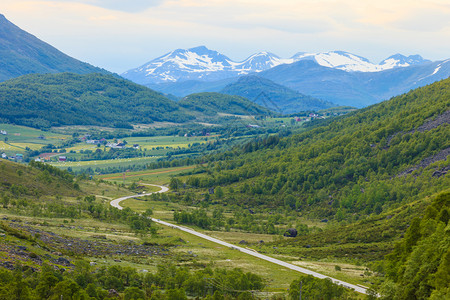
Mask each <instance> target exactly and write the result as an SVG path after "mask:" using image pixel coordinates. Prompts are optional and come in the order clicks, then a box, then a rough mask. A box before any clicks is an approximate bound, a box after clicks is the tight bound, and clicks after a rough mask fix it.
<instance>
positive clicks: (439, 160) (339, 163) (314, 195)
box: [190, 79, 450, 220]
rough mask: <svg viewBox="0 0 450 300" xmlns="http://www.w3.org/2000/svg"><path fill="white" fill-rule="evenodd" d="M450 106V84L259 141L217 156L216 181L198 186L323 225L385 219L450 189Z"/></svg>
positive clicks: (201, 180) (206, 179)
mask: <svg viewBox="0 0 450 300" xmlns="http://www.w3.org/2000/svg"><path fill="white" fill-rule="evenodd" d="M449 99H450V79H448V80H444V81H441V82H438V83H435V84H433V85H430V86H427V87H424V88H420V89H417V90H414V91H412V92H410V93H408V94H405V95H402V96H399V97H396V98H393V99H392V100H389V101H386V102H383V103H381V104H378V105H375V106H372V107H369V108H366V109H363V110H360V111H357V112H355V113H351V114H349V115H346V116H345V117H343V118H341V119H340V120H336V121H331V123H330V124H328V125H324V126H318V127H317V128H315V129H312V130H310V131H307V132H305V133H302V134H299V135H296V136H293V137H290V138H284V139H279V138H277V137H269V138H267V139H266V140H262V141H255V142H253V143H250V144H247V145H245V146H243V147H242V148H241V149H240V151H237V150H235V151H234V152H233V153H229V154H226V155H224V156H223V157H224V158H226V161H221V158H222V157H221V156H216V157H211V161H212V162H211V164H210V165H209V166H208V167H210V168H211V170H210V172H211V174H212V175H211V176H208V177H202V176H200V177H199V178H198V179H196V180H192V182H191V183H190V184H191V185H196V186H199V187H209V186H214V185H231V184H233V185H237V186H238V187H237V188H234V190H235V191H240V192H235V193H233V194H232V195H230V197H229V199H227V201H229V202H231V203H239V204H241V205H248V206H253V205H256V204H259V205H265V206H268V207H277V206H280V205H281V206H285V207H287V208H290V209H297V210H300V211H302V212H303V213H304V214H306V215H308V216H310V217H316V218H332V219H336V220H344V219H355V218H358V217H360V216H366V215H369V214H380V213H381V212H383V211H385V210H388V209H389V208H390V207H395V206H397V205H399V204H402V203H408V202H410V201H413V200H417V199H421V198H423V197H426V196H429V195H431V194H433V193H435V192H437V191H439V190H441V189H442V188H443V187H448V186H450V177H449V176H448V175H447V172H448V170H449V160H446V159H447V156H448V154H449V153H450V130H449V123H450V117H449V116H450V113H449V110H450V101H449ZM326 122H328V121H326ZM230 155H231V156H232V157H233V159H230ZM217 166H219V167H217ZM214 170H220V172H218V171H214Z"/></svg>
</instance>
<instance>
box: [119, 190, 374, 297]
mask: <svg viewBox="0 0 450 300" xmlns="http://www.w3.org/2000/svg"><path fill="white" fill-rule="evenodd" d="M146 185H151V186H156V187H159V188H161V190H160V191H157V192H152V193H145V194H138V195H132V196H126V197H122V198H118V199H115V200H112V201H111V205H112V206H114V207H116V208H118V209H123V207H122V206H120V204H119V203H120V202H121V201H123V200H126V199H130V198H138V197H142V196H148V195H151V194H154V193H165V192H167V191H168V190H169V188H167V187H165V186H161V185H156V184H146ZM151 219H152V221H153V222H156V223H159V224H161V225H165V226H169V227H172V228H174V229H179V230H182V231H184V232H187V233H190V234H193V235H195V236H198V237H200V238H203V239H205V240H208V241H211V242H214V243H217V244H220V245H222V246H225V247H228V248H231V249H234V250H237V251H241V252H243V253H246V254H248V255H252V256H254V257H258V258H260V259H263V260H265V261H269V262H272V263H274V264H277V265H280V266H282V267H285V268H288V269H291V270H294V271H297V272H300V273H303V274H307V275H312V276H314V277H316V278H321V279H324V278H329V279H331V280H332V281H333V282H334V283H336V284H339V285H342V286H344V287H346V288H349V289H353V290H355V291H357V292H359V293H362V294H367V288H364V287H362V286H359V285H355V284H351V283H348V282H345V281H342V280H339V279H335V278H332V277H329V276H326V275H323V274H320V273H317V272H314V271H311V270H308V269H305V268H302V267H299V266H296V265H293V264H290V263H287V262H284V261H282V260H279V259H276V258H273V257H270V256H267V255H264V254H261V253H258V252H256V251H255V250H250V249H246V248H242V247H239V246H236V245H233V244H230V243H227V242H224V241H222V240H219V239H216V238H213V237H210V236H208V235H206V234H203V233H200V232H198V231H195V230H193V229H190V228H188V227H184V226H179V225H175V224H172V223H169V222H165V221H161V220H159V219H154V218H151Z"/></svg>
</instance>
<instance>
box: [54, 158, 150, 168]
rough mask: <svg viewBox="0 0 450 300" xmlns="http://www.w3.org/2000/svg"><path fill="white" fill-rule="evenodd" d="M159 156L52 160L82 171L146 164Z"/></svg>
mask: <svg viewBox="0 0 450 300" xmlns="http://www.w3.org/2000/svg"><path fill="white" fill-rule="evenodd" d="M157 159H158V157H154V156H153V157H135V158H124V159H108V160H91V161H76V162H52V163H50V164H51V165H53V166H55V167H58V168H61V169H67V168H69V167H70V168H72V170H73V171H80V170H83V169H87V168H92V169H95V168H97V167H98V168H108V167H127V166H130V165H146V164H148V163H151V162H155V161H156V160H157Z"/></svg>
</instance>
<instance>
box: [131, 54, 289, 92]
mask: <svg viewBox="0 0 450 300" xmlns="http://www.w3.org/2000/svg"><path fill="white" fill-rule="evenodd" d="M291 62H293V61H292V60H291V59H281V58H279V57H278V56H276V55H275V54H272V53H268V52H261V53H256V54H253V55H252V56H250V57H249V58H247V59H246V60H244V61H242V62H234V61H232V60H231V59H229V58H228V57H227V56H225V55H223V54H220V53H219V52H217V51H213V50H209V49H208V48H206V47H205V46H200V47H196V48H190V49H177V50H175V51H172V52H170V53H167V54H165V55H163V56H161V57H158V58H156V59H154V60H152V61H150V62H148V63H146V64H144V65H142V66H140V67H138V68H136V69H132V70H129V71H127V72H125V73H123V74H122V76H123V77H125V78H128V79H130V80H133V81H136V82H138V83H144V84H145V83H163V82H177V81H187V80H201V81H213V80H220V79H225V78H230V77H234V76H239V75H245V74H248V73H252V72H261V71H264V70H267V69H270V68H273V67H275V66H278V65H280V64H284V63H291Z"/></svg>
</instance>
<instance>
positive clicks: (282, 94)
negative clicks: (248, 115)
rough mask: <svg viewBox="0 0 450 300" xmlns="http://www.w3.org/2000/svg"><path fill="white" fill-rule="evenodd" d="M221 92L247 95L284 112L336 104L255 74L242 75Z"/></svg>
mask: <svg viewBox="0 0 450 300" xmlns="http://www.w3.org/2000/svg"><path fill="white" fill-rule="evenodd" d="M220 92H221V93H223V94H229V95H238V96H242V97H245V98H247V99H249V100H251V101H253V102H255V103H256V104H259V105H261V106H263V107H267V108H269V109H271V110H273V111H277V112H280V113H284V114H292V113H297V112H300V111H307V110H321V109H326V108H330V107H334V106H336V104H333V103H331V102H327V101H323V100H320V99H317V98H314V97H311V96H307V95H303V94H301V93H299V92H297V91H294V90H292V89H290V88H287V87H285V86H283V85H280V84H277V83H275V82H273V81H271V80H269V79H266V78H263V77H258V76H255V75H246V76H242V77H240V78H239V80H238V81H237V82H235V83H231V84H229V85H227V86H226V87H224V88H223V89H222V90H221V91H220Z"/></svg>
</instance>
